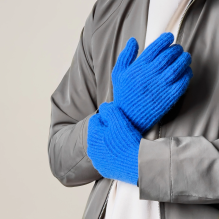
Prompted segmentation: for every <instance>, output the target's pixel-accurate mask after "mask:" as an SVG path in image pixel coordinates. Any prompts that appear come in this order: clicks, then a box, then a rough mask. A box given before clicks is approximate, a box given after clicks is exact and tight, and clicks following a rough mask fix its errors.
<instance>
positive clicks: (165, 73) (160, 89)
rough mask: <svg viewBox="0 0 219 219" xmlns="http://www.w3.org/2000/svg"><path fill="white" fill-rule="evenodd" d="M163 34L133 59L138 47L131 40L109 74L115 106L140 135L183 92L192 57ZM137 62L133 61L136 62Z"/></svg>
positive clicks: (133, 39) (188, 78)
mask: <svg viewBox="0 0 219 219" xmlns="http://www.w3.org/2000/svg"><path fill="white" fill-rule="evenodd" d="M173 40H174V36H173V34H172V33H163V34H161V36H160V37H159V38H157V40H155V41H154V42H153V43H152V44H150V45H149V46H148V47H147V48H146V49H145V50H144V51H143V52H142V54H141V55H140V56H139V57H138V58H137V59H136V57H137V54H138V43H137V41H136V39H135V38H133V37H132V38H130V39H129V41H128V42H127V44H126V47H125V49H124V50H123V51H122V52H121V54H120V55H119V57H118V60H117V62H116V65H115V67H114V68H113V71H112V82H113V94H114V102H115V105H117V106H118V107H119V108H121V109H122V111H123V112H124V113H125V115H126V116H127V118H128V119H129V120H130V121H131V122H132V124H133V125H134V126H135V127H136V128H137V129H138V130H139V131H140V132H141V133H142V134H143V133H145V132H146V131H148V130H149V129H150V128H151V127H152V126H153V125H155V124H156V123H157V122H158V121H159V120H160V119H161V118H162V117H163V115H164V114H165V113H167V112H168V111H169V110H170V108H171V107H172V106H173V105H174V104H175V103H176V102H177V101H178V99H179V98H180V96H182V94H183V93H184V92H185V91H186V88H187V86H188V84H189V81H190V79H191V77H192V76H193V74H192V70H191V68H190V67H189V65H190V64H191V55H190V54H189V53H188V52H183V48H182V46H180V45H178V44H175V45H172V46H170V44H171V43H172V42H173ZM135 59H136V60H135Z"/></svg>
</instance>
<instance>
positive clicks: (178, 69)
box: [162, 52, 192, 83]
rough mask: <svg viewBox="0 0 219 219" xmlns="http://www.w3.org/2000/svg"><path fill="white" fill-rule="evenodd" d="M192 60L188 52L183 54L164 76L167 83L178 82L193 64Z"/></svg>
mask: <svg viewBox="0 0 219 219" xmlns="http://www.w3.org/2000/svg"><path fill="white" fill-rule="evenodd" d="M191 62H192V58H191V55H190V54H189V53H188V52H183V53H182V55H180V56H179V57H178V58H177V59H176V61H175V62H173V63H172V64H171V65H170V66H169V67H168V68H167V69H166V70H165V71H164V72H163V73H162V74H163V77H164V80H165V81H166V82H167V83H174V82H176V81H177V80H178V79H179V78H180V77H181V75H182V74H185V73H186V71H185V70H186V69H187V68H188V66H189V65H190V64H191Z"/></svg>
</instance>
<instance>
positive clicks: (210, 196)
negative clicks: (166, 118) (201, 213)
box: [138, 136, 219, 204]
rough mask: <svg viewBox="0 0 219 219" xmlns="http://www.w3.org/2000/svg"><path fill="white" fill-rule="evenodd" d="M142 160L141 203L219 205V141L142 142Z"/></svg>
mask: <svg viewBox="0 0 219 219" xmlns="http://www.w3.org/2000/svg"><path fill="white" fill-rule="evenodd" d="M138 158H139V159H138V162H139V192H140V199H146V200H156V201H160V202H172V203H184V204H210V203H219V139H217V140H215V141H212V142H210V141H208V140H207V139H206V138H205V137H203V136H192V137H189V136H188V137H167V138H159V139H157V140H155V141H150V140H147V139H145V138H142V139H141V142H140V148H139V157H138Z"/></svg>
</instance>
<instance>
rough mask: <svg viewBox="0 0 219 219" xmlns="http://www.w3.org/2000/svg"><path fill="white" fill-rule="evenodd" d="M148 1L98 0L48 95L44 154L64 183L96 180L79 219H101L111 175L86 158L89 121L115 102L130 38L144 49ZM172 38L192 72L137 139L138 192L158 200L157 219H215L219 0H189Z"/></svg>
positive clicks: (218, 197)
mask: <svg viewBox="0 0 219 219" xmlns="http://www.w3.org/2000/svg"><path fill="white" fill-rule="evenodd" d="M148 7H149V0H98V1H97V2H96V3H95V5H94V7H93V9H92V11H91V13H90V15H89V16H88V18H87V20H86V23H85V26H84V28H83V30H82V33H81V37H80V41H79V43H78V47H77V49H76V52H75V54H74V57H73V60H72V64H71V66H70V68H69V69H68V71H67V72H66V74H65V76H64V77H63V79H62V81H61V82H60V84H59V85H58V87H57V89H56V90H55V91H54V93H53V94H52V95H51V109H52V111H51V125H50V132H49V140H48V154H49V161H50V167H51V171H52V173H53V175H54V176H55V177H56V178H57V179H58V180H59V181H60V182H61V183H62V184H63V185H65V186H67V187H73V186H80V185H84V184H87V183H90V182H93V181H95V184H94V187H93V189H92V191H91V194H90V196H89V199H88V201H87V205H86V209H85V211H84V215H83V218H84V219H98V218H103V216H104V213H105V210H106V204H107V198H108V194H109V191H110V187H111V185H112V182H113V180H111V179H106V178H103V177H102V176H101V175H100V174H99V173H98V172H97V170H95V169H94V167H93V165H92V162H91V160H90V159H89V158H88V156H87V153H86V151H87V126H88V121H89V118H90V117H91V116H92V115H93V114H94V113H96V111H97V109H98V107H99V105H100V104H101V103H103V102H111V101H112V100H113V93H112V82H111V72H112V68H113V66H114V65H115V63H116V60H117V57H118V55H119V54H120V52H121V51H122V50H123V48H124V47H125V45H126V42H127V40H128V39H129V38H130V37H135V38H136V39H137V41H138V43H139V48H140V49H139V54H138V56H139V55H140V54H141V52H142V51H143V50H144V43H145V33H146V29H147V17H148ZM177 43H179V44H181V45H182V46H183V48H184V50H185V51H188V52H190V53H191V55H192V64H191V67H192V69H193V74H194V76H193V78H192V79H191V82H190V84H189V87H188V89H187V91H186V93H185V94H184V95H183V96H182V97H181V98H180V100H179V101H178V102H177V104H176V105H175V106H174V107H173V108H172V109H171V110H170V111H169V112H168V113H167V114H166V115H165V116H164V117H163V119H162V121H161V122H160V123H158V124H156V125H155V126H154V127H153V128H152V129H151V130H150V131H149V132H148V133H147V134H145V136H143V138H142V139H141V143H140V149H139V155H138V157H139V185H138V186H139V197H140V199H146V200H156V201H159V203H160V218H161V219H218V218H219V1H218V0H193V1H192V2H191V3H190V7H189V9H188V10H187V11H186V13H185V16H184V18H183V20H182V22H181V26H180V31H179V33H178V37H177Z"/></svg>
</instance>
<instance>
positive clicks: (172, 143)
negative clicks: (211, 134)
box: [48, 13, 219, 204]
mask: <svg viewBox="0 0 219 219" xmlns="http://www.w3.org/2000/svg"><path fill="white" fill-rule="evenodd" d="M93 15H94V13H91V14H90V16H89V18H88V19H87V22H86V24H85V27H84V29H83V31H82V34H81V38H80V41H79V44H78V47H77V50H76V52H75V55H74V58H73V61H72V64H71V66H70V68H69V69H68V71H67V72H66V74H65V76H64V77H63V79H62V81H61V82H60V84H59V86H58V87H57V89H56V90H55V91H54V93H53V94H52V96H51V108H52V111H51V125H50V132H49V139H48V155H49V160H50V167H51V171H52V173H53V174H54V176H55V177H56V178H57V179H58V180H59V181H60V182H61V183H62V184H63V185H65V186H70V187H71V186H79V185H84V184H87V183H90V182H92V181H94V180H97V179H100V178H102V176H101V174H100V173H99V172H98V171H97V170H96V169H95V168H94V167H93V164H92V161H91V160H90V159H89V157H88V156H87V146H88V145H87V133H88V122H89V119H90V118H91V116H93V115H94V114H95V113H96V110H97V109H98V107H99V106H97V101H96V83H95V74H94V70H93V66H92V57H91V55H90V54H91V53H90V52H89V51H90V49H91V38H92V37H91V36H92V34H93V30H92V29H91V28H90V27H91V26H92V25H93V19H94V18H93ZM191 167H192V168H191ZM138 170H139V171H138V172H139V192H140V198H141V199H146V200H157V201H162V202H174V203H186V204H190V203H198V204H209V203H218V202H219V186H218V185H219V174H218V173H219V139H217V140H215V141H213V142H210V141H208V140H207V139H206V138H204V137H203V136H197V137H194V136H187V137H167V138H160V139H157V140H154V141H150V140H147V139H144V138H142V139H141V142H140V147H139V154H138ZM194 170H196V171H195V172H194Z"/></svg>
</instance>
